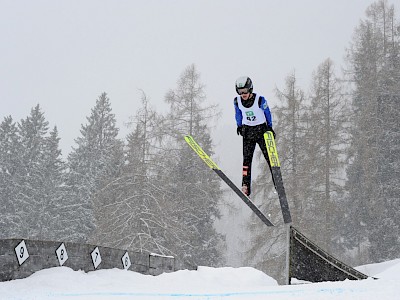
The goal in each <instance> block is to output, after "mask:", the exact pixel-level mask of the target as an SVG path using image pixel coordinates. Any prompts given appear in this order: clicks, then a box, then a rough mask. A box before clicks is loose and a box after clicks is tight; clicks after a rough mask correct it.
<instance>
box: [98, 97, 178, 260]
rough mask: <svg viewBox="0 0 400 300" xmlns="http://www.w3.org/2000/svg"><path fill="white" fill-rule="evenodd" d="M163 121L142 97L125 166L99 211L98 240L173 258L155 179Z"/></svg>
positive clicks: (127, 148)
mask: <svg viewBox="0 0 400 300" xmlns="http://www.w3.org/2000/svg"><path fill="white" fill-rule="evenodd" d="M159 119H160V117H159V116H158V115H157V113H156V112H155V111H154V110H153V109H152V108H151V107H150V105H149V103H148V99H147V97H146V95H145V94H144V93H143V95H142V107H141V108H140V109H139V110H138V112H137V114H136V115H135V117H133V118H132V123H131V124H132V125H133V126H134V129H133V131H132V132H131V133H130V134H129V135H128V137H127V142H128V143H127V145H126V152H125V158H126V162H125V166H124V168H123V170H122V172H121V174H120V176H119V177H118V178H117V179H116V180H114V181H113V182H111V183H110V184H109V185H107V187H106V188H105V189H104V190H103V191H102V193H101V195H99V196H100V197H101V199H103V200H102V201H103V202H104V199H109V201H107V202H108V204H107V205H104V206H101V207H99V208H98V214H99V216H100V218H99V219H100V220H101V222H99V227H98V229H97V233H96V240H97V241H98V242H101V243H102V244H103V245H108V246H114V247H119V248H124V249H131V250H134V251H140V252H150V253H159V254H163V255H170V254H172V253H171V252H170V251H169V249H168V244H166V242H165V235H166V233H165V228H166V227H168V226H167V225H166V224H165V215H168V211H166V207H165V203H164V201H163V199H164V198H165V197H164V195H163V191H162V190H160V187H159V186H158V180H157V178H156V177H155V174H156V172H155V171H154V169H157V167H158V166H157V147H156V145H157V141H158V140H159V132H160V130H161V128H160V127H159V124H160V120H159Z"/></svg>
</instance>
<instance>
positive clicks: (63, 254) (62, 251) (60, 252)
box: [56, 243, 68, 266]
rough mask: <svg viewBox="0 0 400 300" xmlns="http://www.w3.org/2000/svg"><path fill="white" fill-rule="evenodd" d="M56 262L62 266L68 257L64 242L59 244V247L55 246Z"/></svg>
mask: <svg viewBox="0 0 400 300" xmlns="http://www.w3.org/2000/svg"><path fill="white" fill-rule="evenodd" d="M56 254H57V258H58V262H59V263H60V266H62V265H63V264H64V263H65V262H66V261H67V259H68V253H67V249H66V248H65V245H64V243H62V244H61V245H60V247H58V248H57V250H56Z"/></svg>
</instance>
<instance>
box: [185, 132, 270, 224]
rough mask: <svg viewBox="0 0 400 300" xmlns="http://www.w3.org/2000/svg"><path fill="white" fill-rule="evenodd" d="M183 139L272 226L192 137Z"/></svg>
mask: <svg viewBox="0 0 400 300" xmlns="http://www.w3.org/2000/svg"><path fill="white" fill-rule="evenodd" d="M185 141H186V142H187V143H188V144H189V146H190V147H191V148H192V149H193V151H194V152H196V154H197V155H198V156H199V157H200V158H201V159H202V160H203V161H204V162H205V163H206V164H207V166H209V167H210V168H211V169H212V170H213V171H214V172H215V173H217V175H218V176H219V177H220V178H221V179H222V180H223V181H224V182H225V183H226V184H227V185H228V186H229V187H230V188H231V189H232V190H233V191H234V192H235V193H236V195H238V196H239V197H240V199H242V200H243V202H244V203H246V204H247V205H248V206H249V207H250V208H251V209H252V211H253V212H254V213H255V214H256V215H257V216H258V217H259V218H260V219H261V221H263V222H264V224H265V225H267V226H274V224H272V223H271V221H270V220H268V219H267V217H266V216H265V215H264V214H263V213H262V212H261V210H260V209H259V208H258V207H257V206H256V205H255V204H254V203H253V201H251V200H250V198H249V197H247V196H246V195H245V194H243V192H242V191H241V190H240V189H239V188H238V187H237V186H236V185H235V184H234V183H233V182H232V181H231V180H230V179H229V178H228V177H227V176H226V175H225V174H224V172H222V170H221V169H220V168H219V167H218V166H217V164H216V163H215V162H214V161H213V160H212V159H211V158H210V157H209V156H208V155H207V153H205V152H204V150H203V149H202V148H201V147H200V146H199V144H197V142H196V141H195V140H194V138H193V137H192V136H190V135H186V136H185Z"/></svg>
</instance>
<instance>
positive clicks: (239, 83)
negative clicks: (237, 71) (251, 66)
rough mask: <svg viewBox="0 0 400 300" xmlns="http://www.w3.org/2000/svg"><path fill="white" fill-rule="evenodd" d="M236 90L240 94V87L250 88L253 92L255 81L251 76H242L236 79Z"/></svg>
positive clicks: (250, 91)
mask: <svg viewBox="0 0 400 300" xmlns="http://www.w3.org/2000/svg"><path fill="white" fill-rule="evenodd" d="M235 88H236V92H237V93H238V94H239V89H248V90H249V93H252V92H253V82H252V81H251V79H250V77H247V76H242V77H239V78H238V79H237V80H236V84H235Z"/></svg>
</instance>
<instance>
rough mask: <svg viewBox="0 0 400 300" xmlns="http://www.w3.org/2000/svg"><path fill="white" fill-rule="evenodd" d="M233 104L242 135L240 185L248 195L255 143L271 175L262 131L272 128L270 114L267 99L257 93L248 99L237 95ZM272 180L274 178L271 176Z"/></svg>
mask: <svg viewBox="0 0 400 300" xmlns="http://www.w3.org/2000/svg"><path fill="white" fill-rule="evenodd" d="M234 106H235V118H236V125H237V126H238V127H242V136H243V177H242V186H244V185H245V186H246V187H247V191H248V195H250V193H251V164H252V161H253V155H254V150H255V148H256V144H258V146H259V147H260V149H261V152H262V153H263V155H264V158H265V160H266V161H267V163H268V166H269V169H270V171H271V176H272V169H271V164H270V162H269V157H268V152H267V148H266V146H265V140H264V133H265V132H266V131H268V130H270V129H271V128H272V116H271V111H270V109H269V107H268V103H267V100H266V99H265V98H264V97H263V96H260V95H257V94H252V95H251V97H250V98H249V99H248V100H242V98H241V97H240V96H237V97H236V98H235V99H234ZM272 180H274V179H273V176H272ZM274 185H275V183H274Z"/></svg>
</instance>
